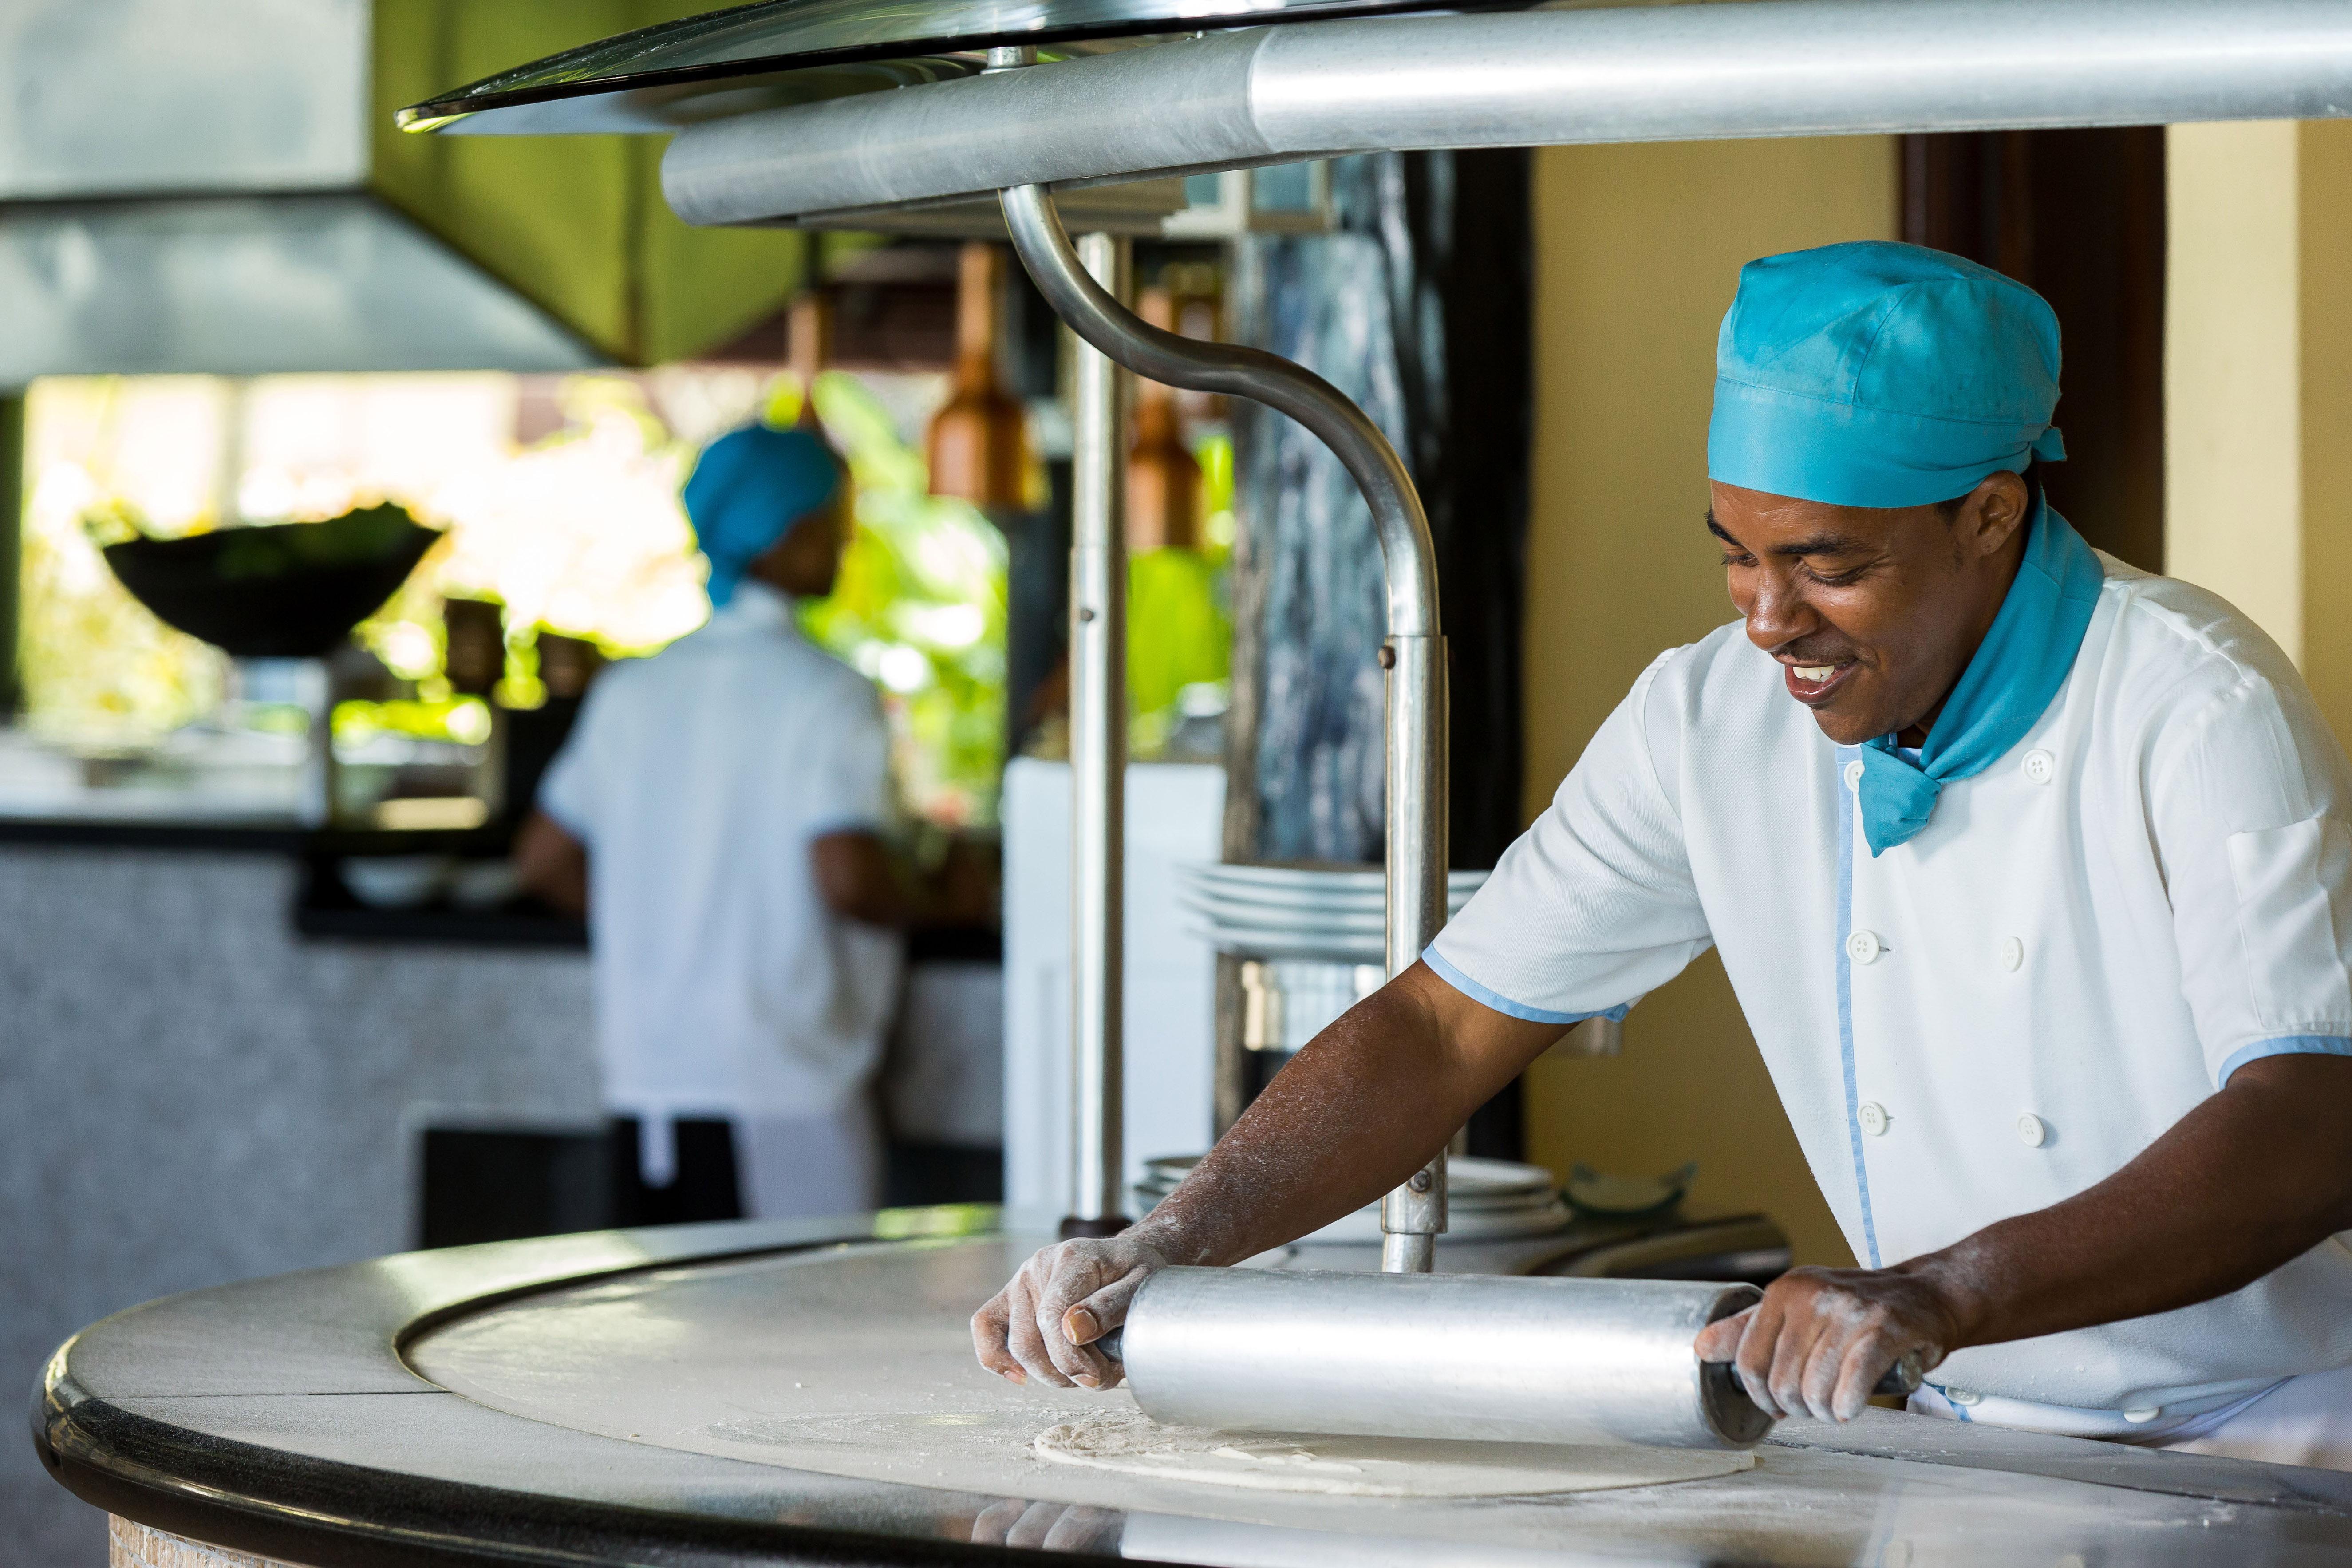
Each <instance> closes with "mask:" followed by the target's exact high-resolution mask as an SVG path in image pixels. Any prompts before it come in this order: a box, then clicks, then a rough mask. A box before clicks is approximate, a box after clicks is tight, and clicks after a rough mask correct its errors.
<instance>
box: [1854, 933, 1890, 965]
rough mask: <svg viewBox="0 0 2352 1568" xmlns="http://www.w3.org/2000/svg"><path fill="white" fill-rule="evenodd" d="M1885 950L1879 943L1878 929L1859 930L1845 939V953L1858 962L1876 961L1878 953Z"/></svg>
mask: <svg viewBox="0 0 2352 1568" xmlns="http://www.w3.org/2000/svg"><path fill="white" fill-rule="evenodd" d="M1885 951H1886V949H1885V948H1884V947H1882V946H1880V945H1879V942H1878V933H1877V932H1876V931H1855V932H1854V933H1853V935H1852V936H1849V937H1847V938H1846V939H1845V955H1846V956H1847V957H1848V958H1851V959H1853V961H1854V962H1855V963H1877V962H1878V955H1879V954H1880V953H1882V952H1885Z"/></svg>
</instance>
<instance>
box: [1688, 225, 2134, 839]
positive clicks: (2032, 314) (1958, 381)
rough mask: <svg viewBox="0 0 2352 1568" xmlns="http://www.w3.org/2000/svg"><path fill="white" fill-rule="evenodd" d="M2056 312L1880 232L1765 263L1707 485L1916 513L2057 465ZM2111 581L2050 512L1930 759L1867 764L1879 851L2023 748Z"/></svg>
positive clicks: (1952, 702)
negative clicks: (1949, 791) (2037, 466)
mask: <svg viewBox="0 0 2352 1568" xmlns="http://www.w3.org/2000/svg"><path fill="white" fill-rule="evenodd" d="M2058 367H2059V352H2058V318H2057V316H2056V315H2055V314H2054V313H2053V311H2052V310H2051V309H2050V306H2049V303H2048V302H2047V301H2046V300H2043V299H2042V296H2041V295H2039V294H2036V293H2035V292H2034V291H2033V290H2032V289H2028V288H2026V287H2025V286H2024V285H2023V284H2021V283H2019V282H2016V281H2014V280H2013V279H2008V278H2004V277H2002V276H2001V275H2000V273H1998V272H1994V271H1991V270H1990V269H1989V268H1982V267H1979V266H1978V265H1977V264H1976V263H1974V262H1972V261H1964V260H1962V259H1961V258H1958V257H1957V256H1947V255H1945V254H1944V253H1943V252H1942V251H1939V250H1928V249H1926V248H1924V247H1920V246H1916V245H1894V244H1889V243H1886V242H1885V241H1879V240H1870V241H1864V242H1860V243H1856V244H1851V245H1830V246H1823V247H1821V248H1820V249H1818V250H1800V251H1794V252H1791V253H1790V254H1789V255H1786V256H1768V257H1765V258H1763V259H1762V260H1760V261H1751V262H1749V263H1748V265H1747V266H1746V267H1743V268H1740V270H1739V292H1738V297H1737V298H1735V299H1734V300H1732V304H1731V310H1729V311H1728V312H1727V314H1726V315H1725V316H1724V318H1723V331H1722V332H1721V333H1720V334H1719V335H1718V336H1717V340H1716V381H1715V412H1714V416H1713V417H1712V418H1711V419H1710V420H1709V421H1708V424H1707V432H1706V471H1707V477H1708V478H1709V479H1714V480H1717V482H1719V483H1722V484H1727V485H1737V486H1738V487H1740V488H1741V489H1752V490H1762V491H1765V492H1767V493H1768V494H1771V495H1780V496H1794V497H1796V498H1797V499H1799V500H1813V501H1822V502H1824V503H1826V504H1828V505H1832V506H1858V507H1910V506H1927V505H1930V504H1932V503H1934V502H1937V501H1946V500H1953V499H1955V498H1957V497H1959V496H1964V495H1966V494H1968V493H1969V491H1970V490H1972V489H1975V488H1976V487H1977V485H1978V484H1979V483H1980V482H1981V481H1982V480H1984V479H1986V478H1988V477H1989V476H1990V475H1993V474H1997V473H2002V472H2008V473H2012V474H2016V473H2022V472H2024V471H2025V468H2026V466H2027V465H2028V464H2029V463H2030V462H2032V460H2033V459H2034V458H2041V459H2042V460H2043V461H2044V462H2056V461H2059V460H2061V459H2063V458H2064V457H2065V455H2066V445H2065V442H2064V441H2063V439H2062V438H2061V437H2060V436H2059V434H2058V431H2057V428H2056V426H2053V425H2052V424H2051V423H2050V420H2051V416H2052V414H2053V412H2054V411H2055V410H2056V408H2057V406H2058ZM2104 577H2105V572H2104V570H2103V569H2102V568H2101V566H2100V565H2099V558H2098V556H2097V555H2096V554H2095V553H2094V552H2092V550H2091V547H2090V546H2089V545H2087V544H2085V543H2084V542H2083V538H2082V535H2080V534H2078V533H2076V532H2075V531H2074V528H2073V527H2072V525H2070V524H2069V523H2068V522H2067V521H2066V520H2065V519H2064V518H2063V517H2061V516H2059V515H2058V513H2057V512H2055V511H2054V510H2051V508H2050V507H2049V506H2048V505H2047V504H2046V503H2044V504H2042V505H2041V506H2039V507H2037V508H2036V510H2035V512H2034V515H2033V517H2032V520H2030V521H2029V522H2028V523H2027V533H2026V541H2025V558H2024V560H2023V562H2022V563H2021V564H2020V565H2019V567H2018V571H2017V580H2016V581H2015V582H2014V583H2012V584H2011V585H2010V589H2009V596H2008V597H2007V598H2005V599H2004V600H2002V601H2001V606H2000V613H1999V614H1998V615H1997V616H1995V617H1994V618H1993V624H1992V629H1991V630H1990V631H1989V632H1987V633H1986V634H1985V640H1984V643H1983V645H1982V646H1981V647H1979V648H1978V649H1977V651H1976V655H1975V657H1974V658H1971V659H1969V667H1968V668H1967V669H1966V670H1964V671H1963V672H1961V675H1960V679H1959V684H1958V685H1957V686H1955V687H1953V688H1952V693H1951V695H1950V696H1949V697H1948V698H1947V699H1946V700H1945V702H1944V707H1943V710H1942V711H1941V712H1940V713H1939V714H1937V719H1936V727H1935V728H1934V729H1933V730H1931V731H1928V734H1927V745H1926V746H1925V747H1923V748H1921V750H1920V753H1919V761H1918V762H1917V763H1916V764H1915V763H1911V762H1910V761H1909V760H1907V759H1906V758H1905V757H1903V756H1902V755H1900V754H1899V753H1898V752H1896V751H1895V742H1894V738H1893V737H1892V736H1882V737H1880V738H1879V739H1877V740H1874V741H1872V742H1869V743H1868V746H1867V749H1866V750H1865V751H1864V755H1863V773H1862V791H1861V795H1862V802H1861V804H1862V823H1863V834H1864V837H1865V838H1867V839H1868V840H1869V843H1870V852H1871V853H1872V854H1873V855H1879V854H1883V853H1885V851H1886V850H1888V849H1891V848H1893V847H1895V845H1897V844H1902V843H1906V842H1907V841H1908V840H1909V839H1910V838H1911V837H1913V836H1914V835H1915V834H1916V833H1917V832H1918V831H1919V830H1920V829H1921V828H1923V827H1925V826H1927V817H1928V816H1929V814H1930V813H1932V812H1933V811H1934V810H1935V809H1936V799H1937V795H1940V794H1942V792H1943V787H1944V785H1945V784H1947V783H1948V782H1950V781H1951V780H1953V779H1964V778H1968V777H1969V776H1971V775H1972V774H1975V773H1982V772H1983V771H1984V770H1985V769H1986V768H1988V767H1990V766H1991V765H1992V763H1994V762H1996V761H1998V760H1999V759H2000V757H2001V756H2002V754H2003V753H2005V752H2008V750H2009V749H2010V748H2011V746H2014V745H2015V744H2016V743H2017V742H2018V741H2019V740H2020V739H2021V738H2022V737H2023V736H2024V734H2025V732H2026V731H2028V730H2031V729H2032V727H2033V725H2034V722H2035V721H2037V720H2039V719H2040V718H2041V717H2042V710H2044V709H2046V708H2048V707H2049V706H2050V701H2051V699H2053V697H2055V696H2057V694H2058V689H2059V688H2060V687H2062V686H2063V685H2064V684H2065V683H2066V674H2067V671H2068V670H2070V669H2072V668H2074V655H2075V653H2076V651H2077V650H2078V649H2080V648H2081V647H2082V645H2083V634H2084V632H2085V631H2086V630H2088V629H2089V627H2090V624H2091V612H2092V610H2093V608H2094V607H2095V605H2096V604H2097V602H2098V595H2099V584H2100V582H2101V580H2102V579H2103V578H2104Z"/></svg>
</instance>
